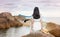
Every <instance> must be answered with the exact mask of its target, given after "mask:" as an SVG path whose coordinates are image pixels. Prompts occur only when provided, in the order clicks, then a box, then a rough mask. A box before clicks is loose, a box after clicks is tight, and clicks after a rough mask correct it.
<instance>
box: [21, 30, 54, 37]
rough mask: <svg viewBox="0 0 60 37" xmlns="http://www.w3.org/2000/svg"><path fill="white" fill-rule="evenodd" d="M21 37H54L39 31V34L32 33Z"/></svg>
mask: <svg viewBox="0 0 60 37" xmlns="http://www.w3.org/2000/svg"><path fill="white" fill-rule="evenodd" d="M22 37H54V36H53V35H51V34H45V33H43V32H41V31H40V32H33V33H30V34H28V35H25V36H22Z"/></svg>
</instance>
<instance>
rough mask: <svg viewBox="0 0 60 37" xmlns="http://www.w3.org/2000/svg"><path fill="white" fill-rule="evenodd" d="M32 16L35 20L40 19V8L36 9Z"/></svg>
mask: <svg viewBox="0 0 60 37" xmlns="http://www.w3.org/2000/svg"><path fill="white" fill-rule="evenodd" d="M32 16H33V18H34V19H39V18H40V13H39V8H38V7H35V8H34V12H33V15H32Z"/></svg>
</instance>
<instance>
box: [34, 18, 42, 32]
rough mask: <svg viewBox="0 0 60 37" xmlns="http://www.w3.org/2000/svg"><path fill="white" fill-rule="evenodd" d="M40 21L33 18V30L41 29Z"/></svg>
mask: <svg viewBox="0 0 60 37" xmlns="http://www.w3.org/2000/svg"><path fill="white" fill-rule="evenodd" d="M41 28H42V27H41V23H40V19H34V23H33V30H34V31H38V30H41Z"/></svg>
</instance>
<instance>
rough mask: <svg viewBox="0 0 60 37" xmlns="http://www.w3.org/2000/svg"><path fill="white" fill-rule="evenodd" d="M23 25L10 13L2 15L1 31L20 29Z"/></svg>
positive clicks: (0, 14)
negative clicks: (12, 28) (13, 28)
mask: <svg viewBox="0 0 60 37" xmlns="http://www.w3.org/2000/svg"><path fill="white" fill-rule="evenodd" d="M22 25H23V24H22V23H20V22H19V21H18V20H17V19H16V18H15V17H14V16H12V15H11V13H9V12H3V13H0V29H8V28H10V27H19V26H22Z"/></svg>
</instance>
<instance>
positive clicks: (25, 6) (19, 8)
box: [0, 0, 60, 17]
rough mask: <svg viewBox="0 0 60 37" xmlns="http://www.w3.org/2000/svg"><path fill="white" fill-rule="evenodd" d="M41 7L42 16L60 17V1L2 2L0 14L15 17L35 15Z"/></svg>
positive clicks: (12, 0)
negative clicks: (36, 8)
mask: <svg viewBox="0 0 60 37" xmlns="http://www.w3.org/2000/svg"><path fill="white" fill-rule="evenodd" d="M35 6H37V7H39V10H40V12H41V14H42V16H45V17H60V0H0V12H3V11H7V12H11V13H12V14H13V15H18V14H23V15H26V14H28V15H29V16H30V15H31V14H32V13H33V9H34V7H35Z"/></svg>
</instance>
